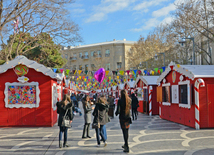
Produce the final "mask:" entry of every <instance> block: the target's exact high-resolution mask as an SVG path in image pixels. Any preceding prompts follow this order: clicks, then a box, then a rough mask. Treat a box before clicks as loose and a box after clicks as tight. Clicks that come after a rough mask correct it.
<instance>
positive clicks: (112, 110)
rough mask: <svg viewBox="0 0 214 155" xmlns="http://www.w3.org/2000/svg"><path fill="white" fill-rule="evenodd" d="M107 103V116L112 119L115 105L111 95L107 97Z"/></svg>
mask: <svg viewBox="0 0 214 155" xmlns="http://www.w3.org/2000/svg"><path fill="white" fill-rule="evenodd" d="M107 101H108V103H109V105H110V107H109V116H111V118H114V109H115V104H114V98H113V97H112V95H109V97H108V100H107Z"/></svg>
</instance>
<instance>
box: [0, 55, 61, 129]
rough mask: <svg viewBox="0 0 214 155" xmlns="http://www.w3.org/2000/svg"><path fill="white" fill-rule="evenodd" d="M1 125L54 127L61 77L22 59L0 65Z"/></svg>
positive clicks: (35, 63) (59, 97)
mask: <svg viewBox="0 0 214 155" xmlns="http://www.w3.org/2000/svg"><path fill="white" fill-rule="evenodd" d="M0 81H1V87H0V113H1V116H2V117H1V119H0V126H2V127H3V126H4V127H6V126H32V127H35V126H53V125H54V124H55V123H56V122H57V112H56V102H57V100H61V98H62V87H61V84H62V83H63V82H61V84H59V83H60V81H62V78H61V77H60V76H59V75H58V74H56V73H54V72H53V71H52V70H51V69H48V68H46V67H45V66H44V65H41V64H38V63H37V62H35V61H32V60H28V59H27V58H26V57H24V56H17V57H16V58H15V59H14V60H12V61H9V62H6V63H5V64H4V65H1V66H0Z"/></svg>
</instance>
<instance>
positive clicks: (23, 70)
mask: <svg viewBox="0 0 214 155" xmlns="http://www.w3.org/2000/svg"><path fill="white" fill-rule="evenodd" d="M14 72H15V73H16V75H18V76H24V75H26V74H27V73H28V67H27V66H25V65H22V64H20V65H17V66H16V67H15V68H14Z"/></svg>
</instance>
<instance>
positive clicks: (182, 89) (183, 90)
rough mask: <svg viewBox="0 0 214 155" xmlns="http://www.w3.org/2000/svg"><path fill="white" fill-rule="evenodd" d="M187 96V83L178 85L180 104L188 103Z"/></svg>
mask: <svg viewBox="0 0 214 155" xmlns="http://www.w3.org/2000/svg"><path fill="white" fill-rule="evenodd" d="M187 97H188V94H187V85H179V98H180V103H182V104H188V100H187Z"/></svg>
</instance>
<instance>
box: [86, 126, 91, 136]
mask: <svg viewBox="0 0 214 155" xmlns="http://www.w3.org/2000/svg"><path fill="white" fill-rule="evenodd" d="M89 130H90V124H88V126H87V137H88V138H91V137H90V136H89Z"/></svg>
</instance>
